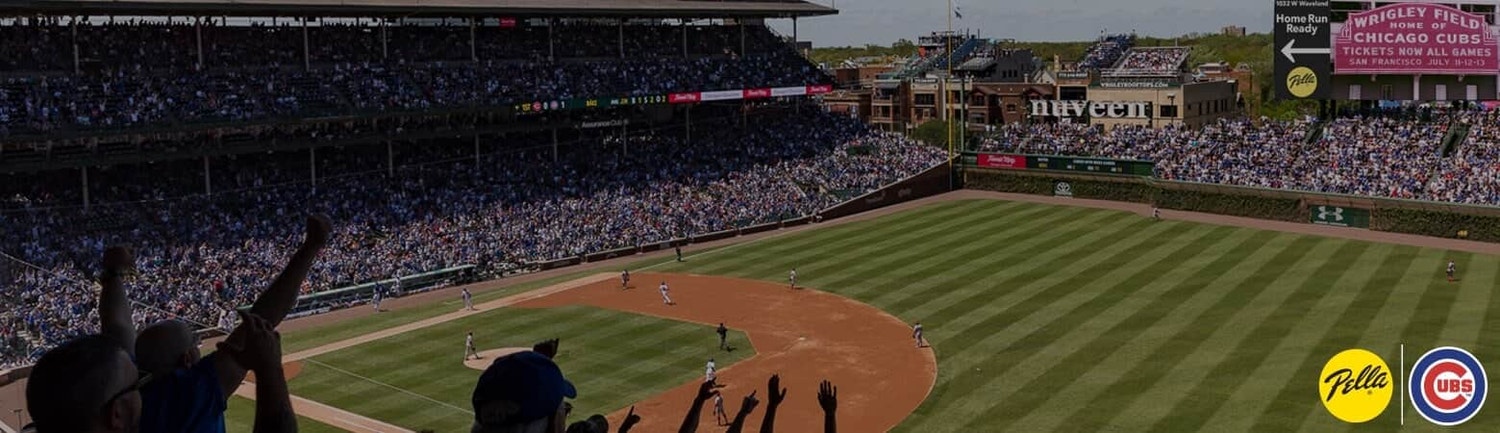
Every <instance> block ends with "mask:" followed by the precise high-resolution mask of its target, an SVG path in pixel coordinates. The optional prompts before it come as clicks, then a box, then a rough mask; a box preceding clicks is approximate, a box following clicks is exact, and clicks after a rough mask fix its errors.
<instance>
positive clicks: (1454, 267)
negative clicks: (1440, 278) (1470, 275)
mask: <svg viewBox="0 0 1500 433" xmlns="http://www.w3.org/2000/svg"><path fill="white" fill-rule="evenodd" d="M1457 273H1458V264H1456V263H1453V259H1449V260H1448V282H1450V283H1451V282H1453V275H1454V274H1457Z"/></svg>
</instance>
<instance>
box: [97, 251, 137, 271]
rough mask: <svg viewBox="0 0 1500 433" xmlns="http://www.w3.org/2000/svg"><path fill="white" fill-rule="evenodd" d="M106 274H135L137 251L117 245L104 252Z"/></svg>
mask: <svg viewBox="0 0 1500 433" xmlns="http://www.w3.org/2000/svg"><path fill="white" fill-rule="evenodd" d="M103 271H104V272H105V273H106V274H114V275H116V276H125V275H129V274H133V273H134V272H135V250H132V249H131V248H130V246H128V245H116V246H112V247H109V248H108V249H106V250H104V269H103Z"/></svg>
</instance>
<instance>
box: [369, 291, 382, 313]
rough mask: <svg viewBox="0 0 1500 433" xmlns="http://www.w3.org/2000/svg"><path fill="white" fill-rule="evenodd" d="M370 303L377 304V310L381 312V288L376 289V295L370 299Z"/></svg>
mask: <svg viewBox="0 0 1500 433" xmlns="http://www.w3.org/2000/svg"><path fill="white" fill-rule="evenodd" d="M370 303H371V304H374V305H375V312H376V313H379V312H380V289H375V294H374V297H373V298H372V299H370Z"/></svg>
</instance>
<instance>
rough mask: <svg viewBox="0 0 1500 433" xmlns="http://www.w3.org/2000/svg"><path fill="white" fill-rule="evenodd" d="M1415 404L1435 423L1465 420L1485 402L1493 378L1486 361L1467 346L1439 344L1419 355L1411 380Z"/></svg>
mask: <svg viewBox="0 0 1500 433" xmlns="http://www.w3.org/2000/svg"><path fill="white" fill-rule="evenodd" d="M1406 388H1407V389H1409V390H1411V392H1410V393H1409V394H1411V405H1412V407H1414V408H1416V409H1417V413H1419V414H1421V415H1422V417H1423V418H1427V420H1428V421H1432V423H1433V424H1437V425H1443V426H1453V425H1459V424H1463V423H1464V422H1465V421H1468V420H1470V419H1473V418H1474V415H1475V414H1478V413H1479V408H1480V407H1482V406H1484V396H1485V393H1486V392H1488V391H1489V382H1488V380H1487V379H1486V377H1485V375H1484V365H1481V364H1480V363H1479V359H1478V358H1475V357H1474V355H1473V354H1471V353H1469V352H1468V351H1466V350H1463V349H1460V348H1457V347H1439V348H1436V349H1432V350H1430V351H1428V352H1427V353H1425V354H1423V355H1422V357H1421V358H1417V363H1416V364H1415V365H1413V366H1412V369H1411V378H1410V379H1409V380H1407V386H1406Z"/></svg>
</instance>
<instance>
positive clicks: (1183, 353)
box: [657, 201, 1500, 432]
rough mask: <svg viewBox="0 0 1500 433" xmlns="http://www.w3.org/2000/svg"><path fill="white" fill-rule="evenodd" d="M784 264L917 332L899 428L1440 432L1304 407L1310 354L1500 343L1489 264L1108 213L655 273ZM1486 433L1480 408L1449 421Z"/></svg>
mask: <svg viewBox="0 0 1500 433" xmlns="http://www.w3.org/2000/svg"><path fill="white" fill-rule="evenodd" d="M1450 257H1451V258H1453V259H1454V260H1456V261H1457V262H1458V266H1459V269H1460V271H1461V274H1462V276H1463V277H1464V278H1463V281H1462V282H1461V283H1459V284H1449V283H1447V282H1446V281H1445V280H1444V278H1443V265H1444V263H1445V259H1446V258H1450ZM792 267H796V268H797V272H798V281H799V282H802V281H805V282H806V284H807V285H808V286H811V287H815V288H818V289H822V290H828V291H832V292H835V293H839V294H842V295H845V296H849V297H851V298H854V299H857V300H860V301H863V302H866V303H869V304H871V305H874V306H876V307H878V308H881V309H883V310H886V311H888V312H890V313H892V314H895V315H896V316H898V317H901V318H902V319H904V320H906V321H908V322H913V321H921V322H922V323H923V325H924V326H925V327H926V329H927V336H928V338H929V339H930V340H931V341H932V343H933V344H934V345H935V350H936V352H937V358H938V379H937V385H936V388H935V389H934V390H933V392H932V394H931V395H930V396H929V397H928V399H927V400H926V401H925V402H924V403H923V405H922V406H921V407H920V408H919V409H918V410H917V411H916V412H915V413H914V414H913V415H912V416H911V417H910V418H908V419H907V421H906V422H904V423H903V424H902V425H901V426H900V427H899V428H898V429H897V431H901V432H972V431H1021V432H1039V431H1059V432H1075V431H1173V432H1176V431H1306V432H1327V431H1335V432H1336V431H1351V430H1353V431H1360V432H1365V431H1394V430H1397V429H1403V430H1407V431H1437V430H1440V429H1439V428H1438V427H1437V426H1434V425H1432V424H1429V423H1427V422H1426V421H1425V420H1422V419H1420V417H1418V416H1416V414H1415V413H1414V412H1408V413H1407V417H1406V418H1407V419H1406V426H1405V427H1404V428H1403V427H1401V426H1400V425H1399V424H1398V406H1397V405H1398V402H1397V401H1396V400H1395V397H1393V399H1392V401H1391V404H1390V407H1389V408H1388V409H1387V410H1386V411H1385V412H1384V413H1383V414H1382V415H1381V416H1380V417H1379V418H1377V419H1375V420H1373V421H1371V422H1369V423H1367V424H1364V425H1359V426H1357V428H1353V426H1352V425H1347V424H1341V423H1340V422H1339V421H1337V420H1336V419H1334V418H1333V417H1332V416H1330V415H1329V414H1327V413H1326V411H1324V409H1323V408H1322V406H1321V404H1319V403H1318V400H1319V397H1318V395H1317V382H1318V380H1319V377H1318V376H1319V373H1320V371H1321V369H1322V366H1323V363H1324V362H1326V361H1327V359H1328V358H1329V357H1331V356H1332V355H1333V354H1335V353H1337V352H1338V351H1340V350H1343V349H1346V348H1351V347H1362V348H1366V349H1369V350H1372V351H1374V352H1376V353H1379V354H1381V355H1382V356H1383V357H1384V358H1385V360H1386V363H1387V364H1388V365H1390V367H1391V368H1392V369H1396V368H1398V365H1399V363H1398V356H1397V347H1398V344H1400V343H1405V344H1406V350H1407V352H1408V353H1407V360H1408V362H1410V361H1412V360H1414V358H1415V357H1416V356H1417V355H1420V354H1421V353H1422V352H1425V351H1426V350H1428V349H1430V348H1432V347H1435V346H1440V345H1457V346H1460V347H1464V348H1467V349H1469V350H1470V351H1471V352H1473V353H1475V354H1476V356H1478V357H1480V359H1481V361H1488V362H1491V363H1493V362H1494V361H1495V360H1496V359H1497V356H1500V353H1497V350H1496V349H1497V346H1496V345H1497V344H1500V342H1497V341H1496V339H1494V338H1489V339H1481V338H1480V336H1481V335H1496V334H1495V333H1496V332H1500V314H1494V315H1492V314H1490V312H1491V311H1500V308H1497V307H1500V306H1497V305H1496V304H1497V303H1500V296H1491V295H1492V292H1494V291H1495V289H1496V288H1497V284H1496V272H1497V266H1496V261H1495V258H1494V257H1488V256H1477V255H1472V254H1468V253H1460V252H1450V251H1442V250H1433V249H1423V248H1415V247H1407V246H1395V245H1386V244H1374V243H1366V242H1356V241H1348V240H1342V239H1332V238H1321V237H1312V236H1303V235H1295V234H1285V233H1277V232H1268V231H1259V230H1251V229H1244V228H1234V227H1221V226H1211V225H1202V224H1192V223H1184V222H1172V221H1160V222H1158V221H1152V220H1150V219H1147V218H1142V217H1139V216H1137V215H1134V214H1129V213H1124V212H1115V211H1104V210H1094V209H1082V208H1070V207H1056V206H1045V205H1036V204H1024V203H1010V202H999V201H961V202H950V203H944V204H938V205H934V206H929V207H925V208H922V209H919V210H915V211H911V212H905V213H901V214H896V215H891V216H887V217H882V218H878V219H874V220H870V221H864V222H858V223H852V224H848V225H843V226H838V227H833V228H829V229H823V230H818V231H811V232H804V233H798V234H795V235H790V236H785V237H781V238H778V239H775V240H773V241H768V242H760V243H754V244H748V245H745V246H742V247H736V248H732V249H726V250H723V251H721V252H717V253H713V254H706V255H702V256H698V257H693V258H692V259H691V260H689V261H687V262H685V263H680V264H678V263H672V264H666V265H664V266H662V267H660V268H659V269H657V270H659V271H664V272H691V273H698V274H713V275H727V276H735V277H745V278H754V279H761V280H767V281H777V282H780V281H783V280H784V279H785V278H786V272H787V270H788V269H790V268H792ZM1491 365H1494V364H1491ZM1492 374H1493V373H1492ZM839 386H840V387H848V388H852V387H857V386H858V384H839ZM1399 391H1400V389H1398V392H1399ZM1497 427H1500V408H1491V409H1488V410H1486V411H1481V412H1480V414H1479V416H1477V417H1476V418H1475V419H1474V420H1473V421H1470V422H1469V423H1468V424H1466V425H1464V426H1462V427H1461V428H1459V429H1458V430H1460V431H1479V430H1482V431H1494V430H1495V429H1496V428H1497Z"/></svg>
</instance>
